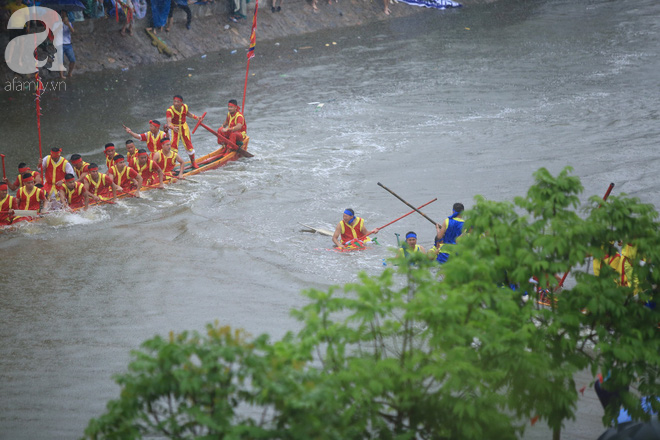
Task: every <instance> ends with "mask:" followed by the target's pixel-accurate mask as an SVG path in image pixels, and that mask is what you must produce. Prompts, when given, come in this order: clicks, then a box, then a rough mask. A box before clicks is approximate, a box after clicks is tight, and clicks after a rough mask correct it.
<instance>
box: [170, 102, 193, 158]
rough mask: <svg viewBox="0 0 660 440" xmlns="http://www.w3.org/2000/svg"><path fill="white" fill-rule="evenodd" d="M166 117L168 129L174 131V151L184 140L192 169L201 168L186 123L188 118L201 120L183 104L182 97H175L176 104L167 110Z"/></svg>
mask: <svg viewBox="0 0 660 440" xmlns="http://www.w3.org/2000/svg"><path fill="white" fill-rule="evenodd" d="M165 116H166V117H167V127H168V128H170V129H172V145H173V146H174V150H178V149H179V139H181V140H183V144H184V145H185V147H186V150H187V151H188V156H189V157H190V163H191V164H192V167H193V168H199V167H198V166H197V163H195V149H194V148H193V144H192V140H190V129H189V128H188V124H187V123H186V117H187V116H190V117H191V118H193V119H199V117H197V116H195V115H193V114H192V113H191V112H190V111H189V110H188V104H184V103H183V98H182V97H181V95H174V103H173V104H172V106H171V107H170V108H168V109H167V112H166V113H165Z"/></svg>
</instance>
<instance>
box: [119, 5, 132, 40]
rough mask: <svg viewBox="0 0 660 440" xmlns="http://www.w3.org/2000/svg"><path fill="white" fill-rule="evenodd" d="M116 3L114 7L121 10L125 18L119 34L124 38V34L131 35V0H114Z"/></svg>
mask: <svg viewBox="0 0 660 440" xmlns="http://www.w3.org/2000/svg"><path fill="white" fill-rule="evenodd" d="M116 2H117V3H116V6H115V7H119V8H121V11H122V12H123V13H124V16H125V17H126V21H125V22H124V26H122V28H121V31H119V33H120V34H121V35H122V36H126V33H128V35H133V2H132V1H131V0H116Z"/></svg>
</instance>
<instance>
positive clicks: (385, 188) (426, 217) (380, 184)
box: [378, 182, 437, 225]
mask: <svg viewBox="0 0 660 440" xmlns="http://www.w3.org/2000/svg"><path fill="white" fill-rule="evenodd" d="M378 186H380V187H381V188H383V189H384V190H386V191H387V192H389V193H390V194H392V195H393V196H394V197H396V198H397V199H399V200H401V201H402V202H403V203H405V204H406V205H408V206H409V207H411V208H412V209H413V210H415V212H417V213H418V214H420V215H421V216H422V217H424V218H425V219H426V220H428V221H430V222H431V223H433V224H434V225H437V223H436V222H435V221H433V220H432V219H430V218H429V217H428V216H427V215H426V214H424V213H423V212H422V211H420V210H419V209H417V208H415V207H414V206H413V205H411V204H410V203H408V202H406V201H405V200H403V199H402V198H401V197H399V196H398V195H397V194H395V193H394V191H392V190H391V189H389V188H388V187H386V186H385V185H383V184H382V183H380V182H378Z"/></svg>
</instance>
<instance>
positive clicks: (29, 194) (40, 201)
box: [14, 173, 48, 223]
mask: <svg viewBox="0 0 660 440" xmlns="http://www.w3.org/2000/svg"><path fill="white" fill-rule="evenodd" d="M16 198H17V199H18V209H19V210H28V211H42V210H45V209H47V208H48V195H47V193H46V191H44V190H43V189H41V188H37V186H36V185H35V183H34V177H32V174H30V173H25V174H23V186H22V187H21V188H20V189H19V190H18V192H17V193H16ZM30 218H32V217H19V218H17V219H14V223H16V222H19V221H23V220H29V219H30Z"/></svg>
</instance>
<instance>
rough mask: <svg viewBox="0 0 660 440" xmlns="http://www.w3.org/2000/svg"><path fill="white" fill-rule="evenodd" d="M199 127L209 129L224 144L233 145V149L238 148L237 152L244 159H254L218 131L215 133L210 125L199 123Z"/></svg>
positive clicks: (250, 154) (252, 155)
mask: <svg viewBox="0 0 660 440" xmlns="http://www.w3.org/2000/svg"><path fill="white" fill-rule="evenodd" d="M199 125H201V126H202V127H204V128H205V129H207V130H208V131H210V132H211V133H213V134H214V135H215V136H216V137H217V138H218V139H219V140H221V141H222V142H226V143H228V144H229V145H231V146H232V147H234V148H236V152H237V153H238V154H240V155H241V156H243V157H254V154H252V153H248V152H247V151H246V150H244V149H242V148H241V147H239V146H238V145H236V144H235V143H233V142H232V141H230V140H229V139H227V138H226V137H224V136H223V135H221V134H220V133H218V132H217V131H215V130H214V129H212V128H211V127H209V126H208V125H206V124H204V123H203V122H201V121H199Z"/></svg>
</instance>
